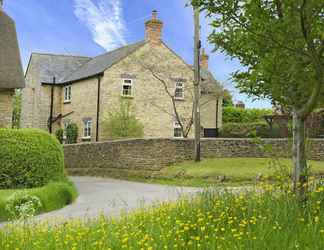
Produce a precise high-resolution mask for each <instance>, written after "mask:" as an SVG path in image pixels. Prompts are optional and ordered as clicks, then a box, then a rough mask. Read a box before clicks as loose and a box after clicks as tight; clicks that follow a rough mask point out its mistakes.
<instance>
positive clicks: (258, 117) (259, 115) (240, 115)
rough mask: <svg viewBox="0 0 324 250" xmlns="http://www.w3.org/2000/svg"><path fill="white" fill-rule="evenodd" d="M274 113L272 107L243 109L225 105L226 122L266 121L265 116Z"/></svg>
mask: <svg viewBox="0 0 324 250" xmlns="http://www.w3.org/2000/svg"><path fill="white" fill-rule="evenodd" d="M265 115H272V110H271V109H242V108H235V107H224V109H223V122H224V123H251V122H252V123H255V122H265V120H264V118H263V116H265Z"/></svg>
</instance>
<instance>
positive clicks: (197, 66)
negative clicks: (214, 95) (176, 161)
mask: <svg viewBox="0 0 324 250" xmlns="http://www.w3.org/2000/svg"><path fill="white" fill-rule="evenodd" d="M193 9H194V21H195V39H194V40H195V45H194V54H195V60H194V61H195V62H194V68H195V69H194V78H195V80H194V81H195V82H194V126H195V161H196V162H199V161H200V101H199V99H200V48H201V41H200V23H199V16H200V11H199V8H198V7H196V6H193Z"/></svg>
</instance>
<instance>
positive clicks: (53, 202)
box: [0, 180, 78, 221]
mask: <svg viewBox="0 0 324 250" xmlns="http://www.w3.org/2000/svg"><path fill="white" fill-rule="evenodd" d="M21 191H22V189H15V190H14V189H10V190H9V189H8V190H0V221H5V220H8V218H9V217H10V215H9V214H8V212H7V211H6V209H5V207H6V204H7V201H8V199H9V198H10V197H11V195H12V194H14V193H15V192H21ZM24 191H26V192H27V193H28V194H30V195H32V196H37V197H38V198H39V199H40V201H41V203H42V207H41V209H40V211H39V212H40V213H44V212H50V211H53V210H57V209H60V208H62V207H64V206H66V205H68V204H71V203H72V202H73V201H74V200H75V199H76V197H77V196H78V192H77V190H76V188H75V186H74V184H73V183H72V182H70V181H68V180H64V181H61V182H52V183H49V184H47V185H45V186H43V187H40V188H32V189H26V190H24Z"/></svg>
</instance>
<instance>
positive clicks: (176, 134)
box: [173, 121, 183, 138]
mask: <svg viewBox="0 0 324 250" xmlns="http://www.w3.org/2000/svg"><path fill="white" fill-rule="evenodd" d="M173 136H174V137H175V138H182V137H183V134H182V129H181V126H180V123H179V122H177V121H175V122H174V123H173Z"/></svg>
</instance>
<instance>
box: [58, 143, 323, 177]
mask: <svg viewBox="0 0 324 250" xmlns="http://www.w3.org/2000/svg"><path fill="white" fill-rule="evenodd" d="M265 144H268V145H272V148H273V153H275V154H276V155H277V156H281V157H289V156H290V150H289V146H288V145H289V143H288V141H287V140H285V139H264V140H262V143H261V145H265ZM201 145H202V149H201V152H202V156H203V157H208V158H212V157H225V158H226V157H257V158H261V157H267V156H269V154H268V153H265V152H264V151H263V150H262V149H261V147H260V144H256V143H255V142H254V141H253V140H250V139H203V140H202V144H201ZM193 147H194V144H193V140H191V139H133V140H117V141H107V142H98V143H85V144H75V145H66V146H65V147H64V151H65V164H66V167H67V169H68V171H69V172H70V173H71V174H82V175H99V176H100V175H103V176H109V175H110V174H115V173H119V172H128V173H132V172H133V173H143V172H144V173H145V172H151V171H156V170H160V169H161V168H163V167H165V166H170V165H172V164H174V163H177V162H183V161H185V160H191V159H193V154H192V153H193ZM309 149H310V150H309V151H310V155H309V158H310V159H314V160H320V161H324V140H323V139H319V140H311V141H310V146H309Z"/></svg>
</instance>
